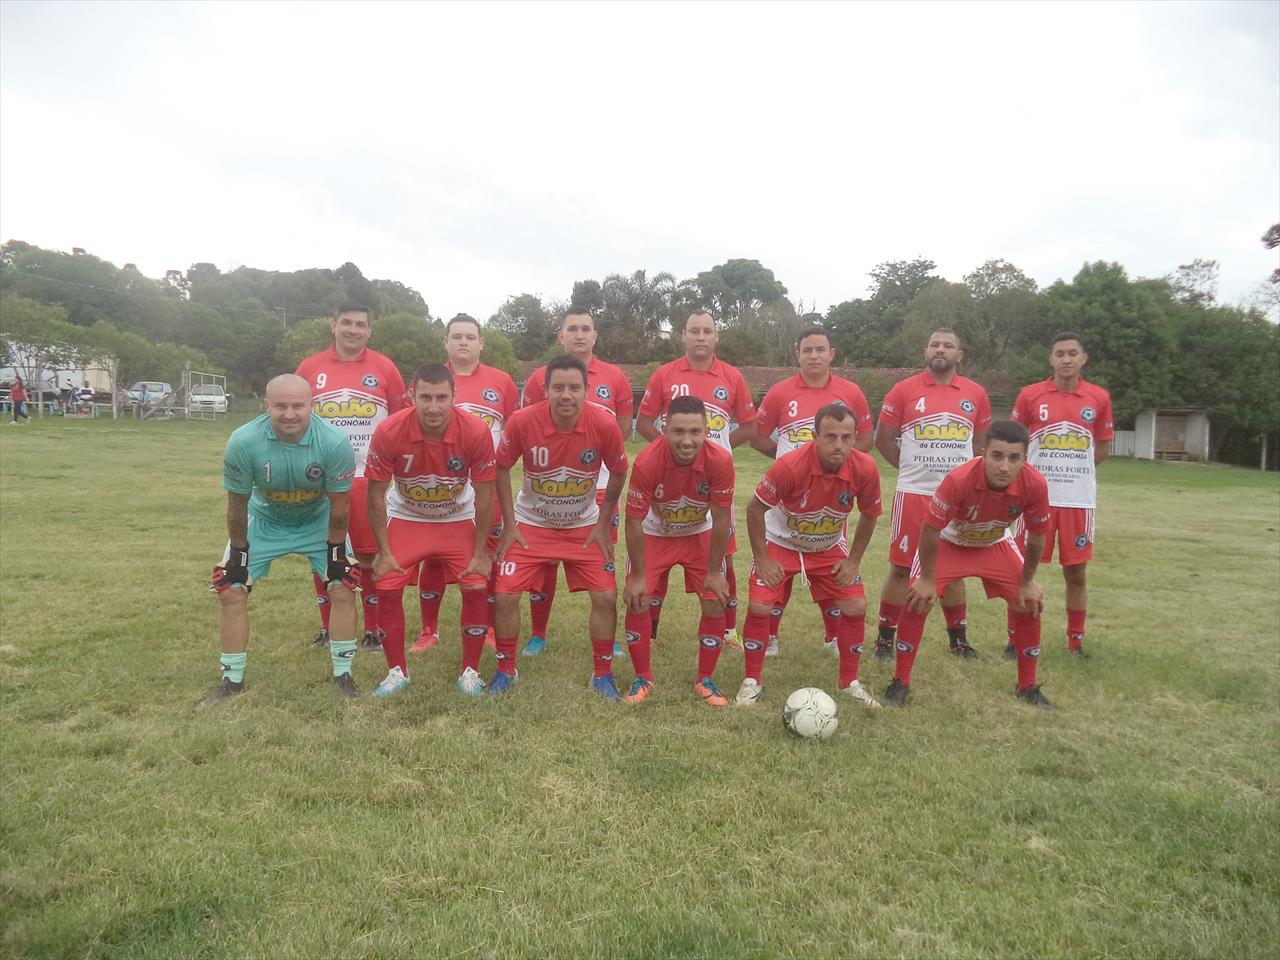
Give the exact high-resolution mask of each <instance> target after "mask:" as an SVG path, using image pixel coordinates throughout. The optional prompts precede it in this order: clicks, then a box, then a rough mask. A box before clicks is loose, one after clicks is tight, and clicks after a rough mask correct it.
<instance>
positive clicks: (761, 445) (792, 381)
mask: <svg viewBox="0 0 1280 960" xmlns="http://www.w3.org/2000/svg"><path fill="white" fill-rule="evenodd" d="M835 358H836V352H835V350H834V349H832V347H831V336H830V334H828V333H827V331H826V329H825V328H823V327H818V326H813V327H807V328H806V329H804V330H801V331H800V336H798V337H797V338H796V363H798V364H799V365H800V372H799V373H797V374H796V375H795V376H794V377H788V378H787V379H786V380H780V381H779V382H778V383H775V384H774V385H773V386H772V387H770V388H769V392H768V393H766V394H765V396H764V399H763V400H761V401H760V419H759V420H758V421H756V422H757V426H758V427H759V432H757V433H756V435H755V436H754V437H752V438H751V446H753V447H755V448H756V449H757V450H759V451H760V452H761V453H763V454H764V455H765V456H766V457H773V458H774V459H777V458H778V457H782V456H786V455H787V454H788V453H790V452H791V451H792V450H797V449H799V448H800V447H801V446H802V445H803V444H806V443H808V442H809V441H810V440H812V439H813V417H814V414H815V413H817V412H818V410H820V409H821V408H822V407H825V406H826V405H827V404H829V403H842V404H844V405H845V406H846V407H848V408H849V409H850V410H852V411H853V416H854V420H855V421H856V427H857V439H856V440H855V441H854V449H855V450H858V451H860V452H862V453H868V452H870V450H871V432H872V431H871V410H870V408H869V407H868V406H867V398H866V396H865V395H864V394H863V392H862V388H861V387H859V386H858V385H857V384H856V383H854V382H853V381H851V380H846V379H844V377H837V376H836V375H835V374H833V373H832V372H831V364H832V363H834V362H835ZM791 585H792V581H790V580H788V581H787V586H786V589H785V590H784V592H783V596H782V602H781V603H779V604H776V605H775V606H774V608H773V611H772V614H771V619H770V623H769V646H768V648H767V649H766V650H765V656H767V657H776V656H777V655H778V630H779V628H780V627H781V625H782V611H783V610H784V609H785V608H786V606H787V603H788V602H789V601H790V599H791ZM818 608H819V610H821V612H822V622H823V625H824V627H825V629H826V646H827V648H828V649H829V650H831V651H832V652H833V653H834V652H836V646H837V644H836V633H837V631H838V630H839V627H840V609H839V608H838V607H835V606H830V605H825V604H819V605H818Z"/></svg>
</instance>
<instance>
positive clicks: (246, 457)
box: [198, 373, 359, 709]
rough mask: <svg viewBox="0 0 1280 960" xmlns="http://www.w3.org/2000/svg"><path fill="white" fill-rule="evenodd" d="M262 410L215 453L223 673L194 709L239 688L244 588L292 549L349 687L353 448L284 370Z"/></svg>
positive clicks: (245, 631) (348, 689) (339, 677)
mask: <svg viewBox="0 0 1280 960" xmlns="http://www.w3.org/2000/svg"><path fill="white" fill-rule="evenodd" d="M266 400H267V412H266V413H264V414H262V415H261V416H258V417H255V418H254V419H253V420H250V421H249V422H248V423H246V424H245V425H244V426H242V427H239V428H238V429H236V430H235V431H234V432H233V433H232V434H231V438H230V439H229V440H228V441H227V449H226V453H225V455H224V457H223V469H222V485H223V487H224V488H225V489H226V491H227V546H226V550H225V551H224V553H223V556H222V561H221V562H220V563H219V564H218V565H217V566H216V567H214V568H213V590H214V592H216V593H217V595H218V634H219V638H220V641H221V648H222V654H221V657H220V663H221V668H222V682H221V683H219V684H218V686H216V687H214V688H213V690H212V691H211V692H210V693H209V695H208V696H206V697H205V698H204V700H202V701H201V702H200V704H199V707H198V709H204V708H206V707H211V706H214V705H216V704H218V703H221V702H222V701H223V700H226V699H227V698H229V697H232V696H235V695H236V694H238V693H240V692H241V691H242V690H243V689H244V671H245V663H246V661H247V660H248V656H249V654H248V645H249V591H250V590H252V589H253V585H254V584H255V582H257V581H259V580H261V579H262V578H264V577H265V576H267V574H268V573H269V572H270V571H271V564H272V562H273V561H275V560H278V559H279V558H280V557H283V556H287V555H288V554H290V553H299V554H302V556H304V557H306V558H307V559H308V560H310V561H311V570H312V572H314V573H315V575H316V576H317V577H320V578H321V579H322V582H323V583H324V584H325V589H326V590H327V591H328V595H329V599H331V600H332V604H333V613H332V617H331V620H330V623H331V624H332V627H333V640H332V642H331V643H330V644H329V656H330V658H331V660H332V663H333V677H334V683H335V684H336V686H337V690H338V693H339V694H340V695H341V696H344V697H354V696H356V687H355V682H354V681H353V680H352V679H351V661H352V659H353V658H354V657H355V655H356V640H355V633H356V601H355V591H356V590H358V589H359V586H358V584H357V582H356V580H355V577H354V576H353V575H352V569H351V564H350V561H349V560H348V558H347V548H346V540H347V519H348V511H349V505H350V501H349V491H350V489H351V482H352V478H353V475H354V473H355V455H354V453H353V452H352V449H351V444H350V443H349V442H348V441H347V438H346V435H345V434H343V432H342V431H340V430H338V429H337V428H336V427H332V426H330V425H329V424H328V423H326V422H325V420H324V418H322V417H320V416H318V415H317V414H315V413H314V412H313V411H312V407H311V388H310V385H309V384H308V383H307V381H305V380H303V379H302V378H301V377H297V376H294V375H293V374H291V373H285V374H281V375H280V376H278V377H275V378H273V379H272V380H271V382H270V383H268V384H267V390H266Z"/></svg>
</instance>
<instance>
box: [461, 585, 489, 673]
mask: <svg viewBox="0 0 1280 960" xmlns="http://www.w3.org/2000/svg"><path fill="white" fill-rule="evenodd" d="M460 619H461V621H462V669H463V670H466V669H467V667H470V668H471V669H472V670H479V669H480V654H482V653H484V635H485V634H486V633H488V632H489V605H488V604H487V603H485V597H484V591H483V590H463V591H462V616H461V617H460Z"/></svg>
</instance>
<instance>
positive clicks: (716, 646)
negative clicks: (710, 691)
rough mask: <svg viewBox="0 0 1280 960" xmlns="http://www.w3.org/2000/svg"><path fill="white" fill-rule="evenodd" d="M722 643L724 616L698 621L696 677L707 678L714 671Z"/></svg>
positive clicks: (704, 618)
mask: <svg viewBox="0 0 1280 960" xmlns="http://www.w3.org/2000/svg"><path fill="white" fill-rule="evenodd" d="M723 643H724V617H723V616H719V617H708V616H706V615H705V614H704V615H703V617H702V619H701V620H699V621H698V679H699V680H702V679H703V678H709V677H711V676H712V675H713V674H714V673H715V672H716V663H717V662H718V661H719V660H720V647H721V644H723Z"/></svg>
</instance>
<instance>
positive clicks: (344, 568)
mask: <svg viewBox="0 0 1280 960" xmlns="http://www.w3.org/2000/svg"><path fill="white" fill-rule="evenodd" d="M326 546H327V548H328V551H329V562H328V565H327V567H326V569H325V581H326V582H327V583H340V584H342V586H344V587H346V588H347V589H348V590H351V591H357V590H359V589H360V580H359V578H358V577H357V576H356V574H355V573H354V572H353V571H354V569H355V568H354V567H353V566H352V565H351V558H350V557H348V556H347V545H346V544H345V543H330V544H327V545H326Z"/></svg>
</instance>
